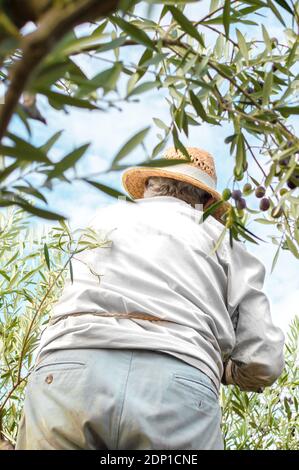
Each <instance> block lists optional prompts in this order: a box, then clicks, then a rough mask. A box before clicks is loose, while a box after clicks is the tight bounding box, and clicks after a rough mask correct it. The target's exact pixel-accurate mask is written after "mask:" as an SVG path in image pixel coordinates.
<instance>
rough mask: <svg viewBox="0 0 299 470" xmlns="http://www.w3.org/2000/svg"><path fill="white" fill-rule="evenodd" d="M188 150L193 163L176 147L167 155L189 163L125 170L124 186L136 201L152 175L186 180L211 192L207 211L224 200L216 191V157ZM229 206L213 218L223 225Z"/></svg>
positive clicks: (224, 205) (221, 209)
mask: <svg viewBox="0 0 299 470" xmlns="http://www.w3.org/2000/svg"><path fill="white" fill-rule="evenodd" d="M186 149H187V151H188V154H189V156H190V161H189V160H187V159H186V157H185V155H184V154H183V153H182V152H181V151H180V150H175V148H174V147H171V148H169V149H168V150H166V152H165V155H164V158H166V159H180V160H185V162H186V163H177V164H171V165H169V166H166V167H162V168H161V167H146V166H144V167H141V166H140V167H133V168H129V169H128V170H126V171H124V173H123V176H122V183H123V186H124V188H125V190H126V191H127V193H128V194H129V195H130V196H131V197H132V198H133V199H140V198H142V197H143V194H144V190H145V182H146V180H147V178H149V177H150V176H160V177H165V178H173V179H175V180H179V181H184V182H186V183H190V184H192V185H193V186H196V187H197V188H200V189H203V190H204V191H207V192H208V193H209V194H210V195H211V196H212V198H211V200H209V202H208V203H207V204H206V206H205V207H204V209H207V208H208V207H209V206H210V205H211V204H213V203H214V202H216V201H219V200H221V199H222V196H221V194H220V193H219V192H218V191H217V190H216V183H217V176H216V170H215V164H214V159H213V157H212V155H211V154H210V153H208V152H206V151H205V150H202V149H200V148H197V147H186ZM229 207H230V205H229V203H227V202H224V203H223V204H221V205H220V207H218V208H217V209H216V210H215V211H214V212H213V214H212V215H213V216H214V217H215V218H216V219H217V220H219V221H220V222H222V223H223V220H222V215H223V214H224V213H225V212H226V211H227V209H228V208H229Z"/></svg>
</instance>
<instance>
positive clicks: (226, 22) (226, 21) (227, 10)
mask: <svg viewBox="0 0 299 470" xmlns="http://www.w3.org/2000/svg"><path fill="white" fill-rule="evenodd" d="M230 3H231V2H230V0H225V2H224V7H223V26H224V31H225V35H226V37H227V38H229V29H230V19H231V18H230V16H231V6H230Z"/></svg>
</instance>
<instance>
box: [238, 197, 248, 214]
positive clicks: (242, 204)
mask: <svg viewBox="0 0 299 470" xmlns="http://www.w3.org/2000/svg"><path fill="white" fill-rule="evenodd" d="M236 206H237V209H238V210H240V211H241V210H242V209H245V208H246V201H245V199H244V198H243V197H241V198H240V199H238V200H237V204H236Z"/></svg>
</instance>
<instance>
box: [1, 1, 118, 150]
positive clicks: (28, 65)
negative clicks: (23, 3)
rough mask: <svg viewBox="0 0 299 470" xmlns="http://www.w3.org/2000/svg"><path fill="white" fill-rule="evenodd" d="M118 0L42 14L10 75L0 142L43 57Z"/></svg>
mask: <svg viewBox="0 0 299 470" xmlns="http://www.w3.org/2000/svg"><path fill="white" fill-rule="evenodd" d="M118 3H119V0H106V1H102V2H99V1H98V0H77V1H76V2H72V3H70V4H68V5H67V6H65V7H64V8H61V7H53V8H51V9H50V10H49V11H48V12H47V13H45V14H44V15H43V16H42V18H41V22H40V24H39V27H38V29H37V30H36V31H34V32H33V33H31V34H29V35H28V36H25V38H24V40H23V44H22V50H23V57H22V59H21V60H20V61H19V62H18V63H17V64H16V65H15V67H14V68H13V70H12V72H11V82H10V86H9V88H8V90H7V93H6V95H5V100H4V105H3V106H2V107H1V109H0V141H1V140H2V138H3V136H4V135H5V133H6V130H7V128H8V125H9V123H10V120H11V118H12V116H13V113H14V110H15V108H16V106H17V104H18V101H19V99H20V96H21V94H22V92H23V90H24V89H25V87H26V85H27V83H28V81H29V80H30V77H31V76H32V74H33V73H34V71H35V69H36V67H37V66H38V65H39V64H40V63H41V61H42V60H43V59H44V57H45V56H46V55H47V54H48V53H49V52H50V51H51V50H52V49H53V47H54V46H55V45H56V44H57V42H58V41H59V40H60V39H61V38H62V37H63V36H64V35H65V34H66V33H67V32H68V31H70V30H71V29H72V28H74V27H75V26H77V25H78V24H81V23H84V22H86V21H91V20H95V19H98V18H100V17H103V16H105V15H109V14H110V13H112V12H113V11H114V10H115V9H116V8H117V5H118Z"/></svg>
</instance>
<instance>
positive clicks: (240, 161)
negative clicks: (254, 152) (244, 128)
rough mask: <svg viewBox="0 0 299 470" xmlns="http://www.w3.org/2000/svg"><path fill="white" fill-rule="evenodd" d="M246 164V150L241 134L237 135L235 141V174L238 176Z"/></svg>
mask: <svg viewBox="0 0 299 470" xmlns="http://www.w3.org/2000/svg"><path fill="white" fill-rule="evenodd" d="M245 162H246V150H245V142H244V137H243V134H238V139H237V153H236V166H235V168H236V173H237V174H239V173H241V172H242V171H243V166H244V163H245Z"/></svg>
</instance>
